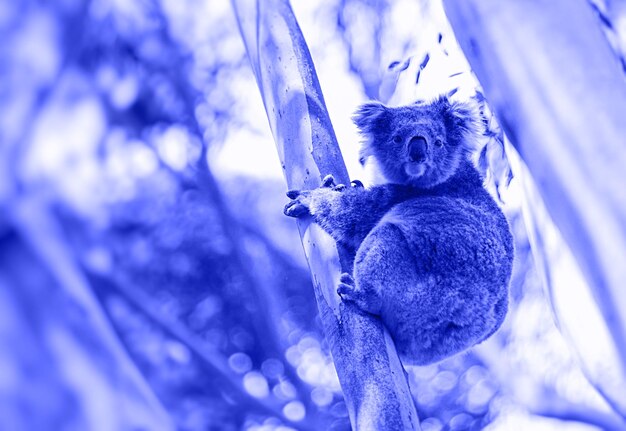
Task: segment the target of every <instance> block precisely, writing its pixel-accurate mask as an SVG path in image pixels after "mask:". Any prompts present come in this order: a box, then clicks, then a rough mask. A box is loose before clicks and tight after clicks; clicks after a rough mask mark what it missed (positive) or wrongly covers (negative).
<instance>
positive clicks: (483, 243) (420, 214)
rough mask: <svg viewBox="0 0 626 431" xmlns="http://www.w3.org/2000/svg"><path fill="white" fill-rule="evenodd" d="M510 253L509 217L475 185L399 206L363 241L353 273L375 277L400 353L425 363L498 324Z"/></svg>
mask: <svg viewBox="0 0 626 431" xmlns="http://www.w3.org/2000/svg"><path fill="white" fill-rule="evenodd" d="M512 259H513V248H512V237H511V234H510V232H509V228H508V224H507V222H506V219H505V218H504V215H503V214H502V212H501V211H500V209H499V208H498V206H497V205H496V203H495V202H494V201H493V199H491V197H490V196H489V195H488V193H487V192H486V191H485V190H484V189H483V188H482V186H478V187H474V188H472V189H471V190H470V191H469V192H468V190H463V192H462V193H461V194H459V193H450V194H443V195H436V194H434V195H432V196H420V197H416V198H413V199H410V200H407V201H404V202H402V203H399V204H397V205H396V206H394V207H393V208H392V210H391V211H390V212H389V213H388V214H387V215H385V217H383V219H382V220H381V221H380V222H379V223H378V225H377V226H376V227H375V228H374V229H373V230H372V231H371V232H370V234H369V235H368V237H367V238H366V240H365V241H364V242H363V245H362V247H360V248H359V252H358V253H357V259H356V262H357V263H360V264H359V267H358V268H357V272H356V275H357V278H360V279H362V280H377V281H375V282H374V283H375V284H377V286H373V287H374V288H375V289H376V290H377V292H378V293H379V294H380V295H381V302H382V308H381V316H382V319H383V320H384V322H385V324H386V326H387V327H388V328H389V330H390V332H391V334H392V336H394V338H395V341H396V344H397V346H398V348H399V350H400V352H399V353H400V355H401V356H402V357H403V358H404V359H405V360H408V361H409V363H414V364H427V363H432V362H436V361H438V360H440V359H443V358H445V357H448V356H450V355H452V354H454V353H457V352H460V351H463V350H465V349H467V348H469V347H471V346H472V345H474V344H476V343H478V342H480V341H482V340H483V339H485V338H487V337H488V336H489V335H491V333H493V332H494V331H495V330H496V329H497V328H498V327H499V326H500V324H501V323H502V320H503V319H504V316H505V314H506V308H507V302H508V293H507V292H508V286H507V285H508V280H509V277H510V273H511V266H512ZM359 268H360V269H359ZM398 268H402V270H401V271H398V270H397V269H398ZM374 273H377V275H376V276H374ZM398 273H401V274H402V277H397V276H396V275H395V274H398ZM398 304H400V305H398ZM404 304H406V305H407V306H406V307H403V305H404ZM387 306H388V307H390V309H385V308H386V307H387ZM391 307H392V308H393V309H391Z"/></svg>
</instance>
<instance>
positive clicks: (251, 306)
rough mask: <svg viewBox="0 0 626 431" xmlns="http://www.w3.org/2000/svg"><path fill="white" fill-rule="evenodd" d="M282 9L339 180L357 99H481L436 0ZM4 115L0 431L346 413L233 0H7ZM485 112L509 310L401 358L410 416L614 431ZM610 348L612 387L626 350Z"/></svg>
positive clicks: (477, 424) (2, 15) (223, 426)
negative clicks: (331, 130)
mask: <svg viewBox="0 0 626 431" xmlns="http://www.w3.org/2000/svg"><path fill="white" fill-rule="evenodd" d="M292 6H293V8H294V11H295V14H296V17H297V18H298V21H299V23H300V25H301V27H302V31H303V33H304V36H305V38H306V39H307V42H308V44H309V48H310V50H311V54H312V57H313V60H314V62H315V64H316V67H317V71H318V75H319V79H320V83H321V86H322V89H323V91H324V96H325V99H326V102H327V106H328V109H329V112H330V116H331V119H332V121H333V124H334V126H335V131H336V133H337V137H338V140H339V142H340V145H341V148H342V152H343V155H344V158H345V160H346V164H347V165H348V169H349V171H350V174H351V177H352V178H359V179H364V180H365V181H366V182H367V181H368V179H369V178H370V177H371V173H370V172H368V171H367V170H366V171H362V170H361V168H360V167H359V165H358V163H357V159H358V157H357V151H358V142H359V137H358V136H357V133H356V129H355V127H354V126H353V125H352V124H351V122H350V115H351V114H352V112H353V111H354V110H355V109H356V107H357V106H358V105H359V104H360V103H362V102H364V101H366V100H368V99H378V100H381V101H384V102H386V103H390V104H402V103H409V102H412V101H413V100H415V99H416V98H428V97H432V96H434V95H437V94H441V93H448V94H450V95H451V96H453V97H459V98H461V99H462V98H465V97H475V98H479V99H480V98H481V94H482V93H481V92H480V89H479V88H478V87H477V83H476V82H475V80H474V78H473V76H472V74H471V72H470V71H469V67H468V66H467V63H466V61H465V59H464V58H463V55H462V54H461V52H460V51H459V49H458V47H457V45H456V42H455V41H454V38H453V36H452V34H451V32H450V29H449V27H448V24H447V23H446V22H445V18H444V16H443V12H442V10H441V5H440V4H439V3H438V2H424V1H416V0H398V1H391V0H390V1H385V0H324V1H318V2H310V1H303V0H293V2H292ZM594 7H595V8H596V10H597V12H598V16H599V20H598V22H599V25H603V28H604V29H605V30H606V31H607V36H608V37H609V38H610V40H611V42H612V43H613V46H614V47H615V49H616V53H618V55H619V53H620V48H619V47H620V46H621V45H620V38H619V32H618V31H617V30H615V29H616V28H618V27H619V26H618V25H617V23H618V20H617V18H615V19H613V18H614V17H611V16H610V14H607V13H605V12H606V11H605V9H606V5H604V4H603V3H600V2H597V3H595V4H594ZM622 21H623V20H622ZM611 22H615V23H616V25H611ZM0 112H2V115H1V116H0V429H2V430H12V431H21V430H103V431H104V430H170V429H179V430H190V431H191V430H268V431H269V430H282V431H284V430H288V429H297V430H348V429H349V420H348V414H347V411H346V408H345V404H344V403H343V400H342V395H341V391H340V387H339V383H338V380H337V377H336V373H335V370H334V367H333V363H332V359H331V357H330V356H329V352H328V346H327V344H326V342H325V340H324V337H323V334H322V332H321V326H320V322H319V320H318V318H317V307H316V303H315V299H314V296H313V289H312V285H311V281H310V275H309V273H308V269H307V265H306V261H305V259H304V255H303V252H302V247H301V244H300V241H299V236H298V232H297V229H296V225H295V223H294V221H293V220H292V219H289V218H287V217H284V216H283V215H282V207H283V205H284V204H285V203H286V200H287V199H286V197H285V195H284V192H285V191H286V186H285V183H284V180H283V178H282V173H281V167H280V163H279V161H278V157H277V154H276V150H275V148H274V144H273V140H272V138H271V134H270V130H269V127H268V122H267V117H266V115H265V112H264V108H263V103H262V100H261V97H260V95H259V91H258V89H257V87H256V82H255V80H254V77H253V74H252V72H251V70H250V67H249V63H248V59H247V57H246V53H245V50H244V47H243V43H242V41H241V38H240V35H239V31H238V29H237V22H236V20H235V18H234V15H233V12H232V10H231V7H230V4H229V2H228V1H222V0H141V1H140V0H136V1H126V0H91V1H87V0H84V1H83V0H57V1H55V2H45V1H36V0H20V1H18V2H15V1H10V0H0ZM485 116H486V122H487V123H488V125H489V132H488V133H487V134H486V136H485V142H484V148H483V149H482V151H481V152H480V154H479V155H477V159H478V163H479V166H480V168H481V170H482V171H483V173H484V174H485V175H486V178H487V182H488V187H489V190H490V191H491V192H492V193H493V194H494V197H495V198H496V199H498V201H499V202H500V203H501V204H502V206H503V208H504V210H505V212H506V214H507V216H508V218H509V221H510V224H511V227H512V230H513V232H514V235H515V240H516V244H515V245H516V261H515V272H514V276H513V279H512V283H511V293H510V298H511V310H510V312H509V314H508V317H507V320H506V322H505V324H504V325H503V327H502V329H501V330H500V331H499V332H498V333H497V334H496V335H495V336H494V337H492V338H491V339H490V340H488V341H487V342H485V343H483V344H482V345H480V346H478V347H477V348H475V349H473V350H472V351H470V352H468V353H466V354H463V355H460V356H457V357H454V358H451V359H448V360H446V361H444V362H442V363H439V364H435V365H431V366H427V367H414V368H408V369H407V372H408V378H409V382H410V386H411V390H412V392H413V394H414V398H415V402H416V405H417V409H418V413H419V417H420V420H421V421H422V427H423V429H424V430H425V431H432V430H479V429H489V430H552V429H555V430H593V429H626V425H624V422H622V420H621V419H620V418H619V417H618V416H617V415H616V414H615V413H614V412H613V411H612V410H611V408H610V407H609V403H608V402H607V401H606V400H605V399H604V398H603V397H602V396H601V395H600V393H602V392H603V391H602V384H603V382H602V381H600V382H598V381H592V382H590V380H588V379H587V378H586V377H585V376H584V374H583V371H582V369H581V366H580V363H581V361H580V360H579V359H580V358H579V357H578V355H579V354H574V353H572V351H571V349H570V348H569V347H568V344H567V342H566V341H565V339H564V338H563V336H562V335H561V333H560V332H559V330H558V329H557V328H556V326H555V323H554V319H553V309H552V307H551V305H550V302H549V298H548V295H546V293H545V290H544V288H543V287H542V280H543V275H542V274H541V273H540V272H539V271H538V270H537V266H536V261H535V260H534V259H533V256H532V255H531V250H530V246H529V241H528V235H527V234H526V229H525V225H524V220H523V217H522V213H521V206H522V200H523V199H527V197H526V198H525V197H524V193H523V186H522V184H521V181H520V179H519V178H518V177H517V176H516V175H513V174H512V171H511V169H510V166H509V162H508V161H507V158H506V156H505V154H504V146H505V138H504V136H503V134H502V132H501V131H500V130H499V127H498V125H497V122H496V120H495V119H494V118H493V117H492V116H490V114H489V112H488V111H487V110H486V111H485ZM544 257H545V258H546V259H549V258H550V254H545V255H544ZM550 264H551V262H550V261H547V262H543V265H547V266H550ZM569 265H570V266H567V265H566V269H565V271H568V270H569V269H571V265H572V264H571V263H569ZM574 276H575V275H574ZM584 300H585V299H584V297H583V298H581V297H577V296H576V295H573V296H572V301H578V303H580V302H581V301H583V302H584ZM592 333H593V330H592ZM573 336H576V334H575V333H574V335H573ZM592 338H593V337H592ZM598 338H599V339H601V338H602V337H601V336H599V335H598ZM601 341H602V340H599V341H598V342H601ZM589 351H590V352H592V353H593V352H596V353H597V352H599V351H600V350H598V349H596V348H595V347H594V346H593V345H591V346H589ZM602 361H603V362H602V366H603V367H604V368H605V369H606V373H605V376H606V379H614V373H612V370H614V369H617V368H618V367H619V366H623V365H624V364H617V363H616V362H615V360H614V358H613V357H611V356H605V357H603V358H602ZM620 378H621V377H620ZM622 383H623V382H622ZM624 387H625V386H622V388H624ZM598 389H599V390H598ZM624 394H625V395H624V396H625V397H626V389H624Z"/></svg>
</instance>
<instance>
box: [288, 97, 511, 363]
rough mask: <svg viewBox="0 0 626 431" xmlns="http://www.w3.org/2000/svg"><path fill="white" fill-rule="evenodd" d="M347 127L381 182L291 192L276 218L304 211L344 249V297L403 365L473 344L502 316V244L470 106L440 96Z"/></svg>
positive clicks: (371, 107)
mask: <svg viewBox="0 0 626 431" xmlns="http://www.w3.org/2000/svg"><path fill="white" fill-rule="evenodd" d="M354 121H355V123H356V124H357V126H358V127H359V128H360V130H361V132H362V134H363V135H364V136H365V138H366V141H365V143H364V146H363V148H362V150H361V158H362V161H363V159H365V158H367V157H374V158H375V159H376V161H377V162H378V165H379V166H380V167H381V169H382V173H383V175H384V176H385V177H386V178H387V179H388V180H389V181H390V183H389V184H384V185H379V186H374V187H372V188H369V189H365V188H363V187H348V188H345V187H331V186H332V185H333V184H332V180H326V182H325V184H324V185H325V186H326V187H321V188H319V189H316V190H311V191H304V192H299V191H292V192H290V193H289V194H288V195H289V197H291V198H292V199H293V200H292V201H291V202H290V203H289V204H287V206H286V207H285V214H287V215H290V216H294V217H299V216H303V215H306V214H311V215H312V216H313V217H314V220H315V221H316V222H317V223H318V224H320V226H322V228H324V229H325V230H326V231H327V232H328V233H329V234H330V235H331V236H332V237H333V238H334V239H335V240H336V241H337V242H338V243H341V244H343V246H345V247H347V248H348V249H349V250H352V251H353V252H354V253H355V259H354V269H353V274H352V275H349V274H343V275H342V278H341V284H340V285H339V288H338V292H339V294H340V295H341V296H342V298H343V300H344V301H352V302H354V303H355V304H356V305H357V306H358V307H359V308H361V309H363V310H364V311H367V312H369V313H372V314H375V315H379V316H380V318H381V319H382V321H383V322H384V324H385V325H386V327H387V328H388V330H389V332H390V334H391V336H392V337H393V339H394V341H395V343H396V347H397V349H398V353H399V355H400V357H401V358H402V360H403V362H404V363H405V364H416V365H424V364H430V363H433V362H437V361H440V360H442V359H445V358H446V357H448V356H451V355H454V354H456V353H459V352H462V351H464V350H466V349H468V348H470V347H471V346H473V345H475V344H477V343H480V342H481V341H483V340H485V339H486V338H488V337H489V336H490V335H491V334H493V332H495V331H496V330H497V329H498V328H499V327H500V325H501V323H502V321H503V320H504V317H505V315H506V311H507V306H508V284H509V279H510V276H511V269H512V263H513V238H512V236H511V233H510V230H509V226H508V223H507V221H506V218H505V217H504V214H503V213H502V211H501V210H500V208H499V207H498V205H497V204H496V202H495V201H494V200H493V198H492V197H491V196H490V195H489V193H487V191H486V190H485V189H484V187H483V181H482V178H481V176H480V174H479V173H478V171H477V170H476V169H475V167H474V165H473V163H472V161H471V158H470V154H471V152H472V151H473V146H474V144H473V143H474V142H475V138H476V136H477V135H478V134H480V129H479V124H480V123H479V121H478V120H477V116H476V114H475V110H474V108H473V107H472V106H471V105H470V104H466V103H458V102H456V103H451V102H450V101H448V99H447V98H445V97H440V98H439V99H437V100H435V101H433V102H431V103H426V104H424V103H423V104H414V105H410V106H405V107H400V108H389V107H386V106H384V105H382V104H380V103H375V102H372V103H368V104H365V105H363V106H362V107H361V108H360V109H359V111H357V113H356V115H355V117H354Z"/></svg>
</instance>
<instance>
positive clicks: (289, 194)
mask: <svg viewBox="0 0 626 431" xmlns="http://www.w3.org/2000/svg"><path fill="white" fill-rule="evenodd" d="M300 193H301V192H300V190H289V191H288V192H287V197H288V198H289V199H296V198H297V197H298V196H300Z"/></svg>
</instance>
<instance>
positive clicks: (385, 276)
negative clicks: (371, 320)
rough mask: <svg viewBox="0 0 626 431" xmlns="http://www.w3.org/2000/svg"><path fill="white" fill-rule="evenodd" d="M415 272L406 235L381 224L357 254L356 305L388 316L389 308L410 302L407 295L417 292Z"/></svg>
mask: <svg viewBox="0 0 626 431" xmlns="http://www.w3.org/2000/svg"><path fill="white" fill-rule="evenodd" d="M415 271H416V269H415V258H414V257H413V256H412V254H411V253H410V251H409V249H408V245H407V242H406V239H405V237H404V235H403V233H402V232H401V231H400V229H399V228H398V227H397V226H395V225H394V224H392V223H389V222H381V223H379V224H378V225H377V226H376V227H375V228H374V229H373V230H372V231H371V232H370V233H369V235H367V237H366V238H365V240H364V241H363V243H362V244H361V246H360V247H359V249H358V251H357V254H356V257H355V260H354V280H355V283H354V285H355V286H356V288H355V290H356V292H354V293H351V295H352V297H355V296H356V299H355V302H356V303H357V304H358V305H359V307H360V308H362V309H363V310H365V311H367V312H369V313H372V314H379V315H380V314H385V313H388V312H389V310H387V308H388V307H389V306H390V305H392V304H394V303H395V301H400V302H402V301H404V300H405V299H408V298H407V297H406V295H407V292H408V291H414V290H415V287H414V286H415V284H416V277H417V275H416V272H415ZM393 308H397V307H393ZM397 311H399V310H392V312H397Z"/></svg>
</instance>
